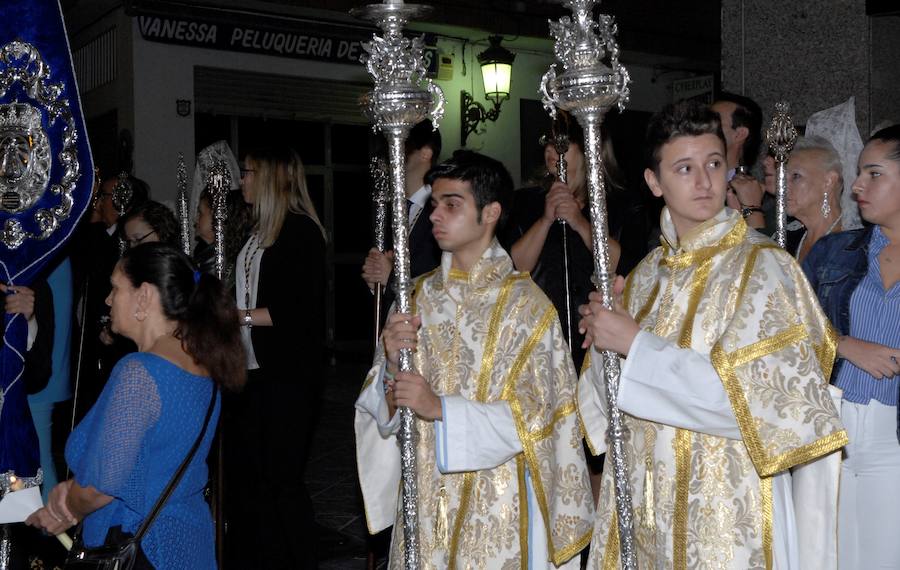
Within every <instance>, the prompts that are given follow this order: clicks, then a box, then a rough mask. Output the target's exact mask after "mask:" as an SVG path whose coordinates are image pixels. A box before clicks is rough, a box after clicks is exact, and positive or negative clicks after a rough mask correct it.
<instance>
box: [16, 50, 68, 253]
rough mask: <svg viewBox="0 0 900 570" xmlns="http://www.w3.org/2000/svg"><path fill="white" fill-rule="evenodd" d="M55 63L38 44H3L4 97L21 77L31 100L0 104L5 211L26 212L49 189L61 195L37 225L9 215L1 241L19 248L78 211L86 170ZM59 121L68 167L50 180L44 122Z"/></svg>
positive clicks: (63, 165) (39, 216) (48, 142)
mask: <svg viewBox="0 0 900 570" xmlns="http://www.w3.org/2000/svg"><path fill="white" fill-rule="evenodd" d="M50 75H51V71H50V67H49V66H48V65H47V64H46V63H45V62H44V60H43V58H42V57H41V54H40V52H38V50H37V48H35V47H34V46H33V45H31V44H29V43H27V42H22V41H18V40H16V41H12V42H9V43H7V44H5V45H4V46H3V47H2V48H0V97H5V96H6V94H7V92H8V91H9V89H10V88H11V87H13V86H14V85H15V84H16V83H19V84H21V85H22V88H23V90H24V92H25V94H26V95H27V96H28V97H30V98H31V101H30V102H20V101H13V102H11V103H4V104H0V211H2V212H5V213H10V214H18V213H21V212H26V211H27V210H29V209H30V208H31V207H33V206H34V205H35V203H36V202H37V201H38V200H40V198H41V197H42V196H44V194H45V193H46V191H47V190H49V191H50V192H51V193H52V194H53V195H55V196H58V197H59V203H58V204H56V205H55V206H52V207H50V208H39V209H38V210H37V211H36V212H35V213H34V222H35V224H36V226H37V227H36V231H33V230H28V229H26V228H25V226H24V225H23V224H22V222H21V221H20V220H19V219H17V218H8V219H7V220H6V223H5V224H4V226H3V229H2V231H0V242H2V243H3V244H4V245H5V246H6V247H7V248H9V249H18V248H19V247H20V246H21V245H22V244H23V243H25V241H26V240H28V239H36V240H44V239H47V238H48V237H50V236H51V235H52V234H53V232H54V231H56V229H57V228H58V227H59V224H60V222H62V221H63V220H65V219H67V218H68V217H69V216H70V215H71V213H72V206H73V204H74V199H73V197H72V194H73V192H74V191H75V184H76V182H77V181H78V177H79V176H80V165H79V162H78V156H77V151H76V143H77V141H78V129H77V128H76V126H75V117H74V116H73V115H72V109H71V107H70V105H69V101H68V99H64V98H62V97H61V96H62V93H63V91H64V86H63V84H62V83H51V82H50V79H51V77H50ZM44 114H46V118H47V120H46V124H47V125H48V126H49V125H53V124H55V123H56V121H58V120H59V121H62V122H63V123H64V125H63V129H62V135H61V138H62V140H61V145H60V146H61V150H60V151H59V154H57V159H58V160H59V163H60V166H61V168H62V177H61V179H60V181H59V183H58V184H50V169H51V162H52V156H51V140H50V138H49V136H48V134H47V132H46V131H45V130H44V128H43V124H44V123H43V121H42V118H43V116H44Z"/></svg>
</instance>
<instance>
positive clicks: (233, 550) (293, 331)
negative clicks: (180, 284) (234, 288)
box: [225, 214, 325, 568]
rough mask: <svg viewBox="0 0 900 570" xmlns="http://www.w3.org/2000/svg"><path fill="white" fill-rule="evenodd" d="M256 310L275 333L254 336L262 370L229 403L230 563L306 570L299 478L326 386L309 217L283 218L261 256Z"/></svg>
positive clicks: (321, 250)
mask: <svg viewBox="0 0 900 570" xmlns="http://www.w3.org/2000/svg"><path fill="white" fill-rule="evenodd" d="M238 271H239V272H242V271H243V269H242V268H238ZM237 278H238V279H243V278H244V275H243V273H240V274H239V275H237ZM256 306H257V307H265V308H267V309H268V310H269V314H270V315H271V317H272V323H273V326H270V327H261V326H260V327H253V329H252V330H251V338H252V343H253V351H254V354H255V355H256V360H257V362H258V363H259V368H258V369H256V370H251V371H249V374H248V382H247V386H246V387H245V388H244V390H243V392H241V393H240V394H237V395H236V396H235V397H233V398H232V400H231V402H229V404H230V408H231V409H230V410H229V423H228V426H227V428H226V440H225V441H226V445H227V446H228V449H227V451H226V462H227V468H226V469H227V472H228V481H227V482H226V489H227V490H226V495H227V496H228V497H229V500H228V505H227V507H228V509H227V511H226V516H227V517H228V520H229V531H228V536H227V537H226V544H227V547H228V550H229V554H228V557H229V565H230V566H231V567H234V568H313V567H315V564H316V558H315V529H314V526H313V511H312V502H311V500H310V497H309V494H308V492H307V490H306V485H305V484H304V481H303V476H304V470H305V467H306V461H307V458H308V456H309V446H310V440H311V436H312V430H313V427H314V425H315V419H316V410H317V408H318V400H319V395H320V393H321V385H322V381H323V378H324V377H323V374H324V370H323V350H324V338H325V312H324V306H325V241H324V239H323V237H322V233H321V232H320V231H319V227H318V226H317V225H316V224H315V222H313V221H312V219H311V218H309V217H308V216H305V215H301V214H288V215H287V217H286V218H285V220H284V225H283V226H282V228H281V232H280V233H279V235H278V238H277V239H276V240H275V243H274V244H272V246H271V247H268V248H266V249H265V250H264V251H263V254H262V260H261V262H260V269H259V281H258V286H257V302H256ZM248 482H249V487H248Z"/></svg>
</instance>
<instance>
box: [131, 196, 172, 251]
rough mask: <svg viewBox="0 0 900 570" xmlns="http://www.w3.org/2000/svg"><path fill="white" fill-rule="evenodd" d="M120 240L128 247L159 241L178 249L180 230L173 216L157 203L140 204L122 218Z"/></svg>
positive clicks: (151, 201) (168, 210) (149, 201)
mask: <svg viewBox="0 0 900 570" xmlns="http://www.w3.org/2000/svg"><path fill="white" fill-rule="evenodd" d="M120 225H121V227H122V239H124V240H125V244H126V245H127V246H128V247H134V246H136V245H139V244H142V243H153V242H158V241H161V242H163V243H167V244H169V245H174V246H176V247H178V245H179V242H178V240H179V238H180V229H179V227H178V220H176V219H175V214H173V213H172V210H170V209H169V208H168V207H166V206H165V205H164V204H160V203H159V202H154V201H153V200H148V201H146V202H143V203H140V204H138V205H137V206H135V207H134V208H132V209H131V210H129V211H128V212H126V213H125V216H124V217H123V218H122V224H120Z"/></svg>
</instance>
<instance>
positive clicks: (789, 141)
mask: <svg viewBox="0 0 900 570" xmlns="http://www.w3.org/2000/svg"><path fill="white" fill-rule="evenodd" d="M790 112H791V105H790V104H789V103H788V102H787V101H779V102H778V103H775V114H774V115H772V123H771V124H770V125H769V128H768V129H766V143H767V144H768V145H769V149H770V150H771V151H772V154H773V155H774V156H775V224H776V225H775V241H776V242H778V245H779V246H781V247H785V245H786V243H787V234H786V231H785V224H786V223H787V212H786V211H785V207H784V201H785V199H786V196H787V172H786V171H787V169H786V168H785V165H786V164H787V161H788V158H790V156H791V150H793V148H794V143H795V142H797V129H796V128H795V127H794V121H793V120H792V119H791V115H790Z"/></svg>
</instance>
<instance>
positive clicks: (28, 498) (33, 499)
mask: <svg viewBox="0 0 900 570" xmlns="http://www.w3.org/2000/svg"><path fill="white" fill-rule="evenodd" d="M43 506H44V502H43V501H42V500H41V489H40V487H28V488H27V489H22V490H21V491H14V492H12V493H7V494H6V496H5V497H3V500H2V501H0V524H7V523H19V522H25V519H27V518H28V515H30V514H31V513H33V512H34V511H36V510H38V509H39V508H41V507H43Z"/></svg>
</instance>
